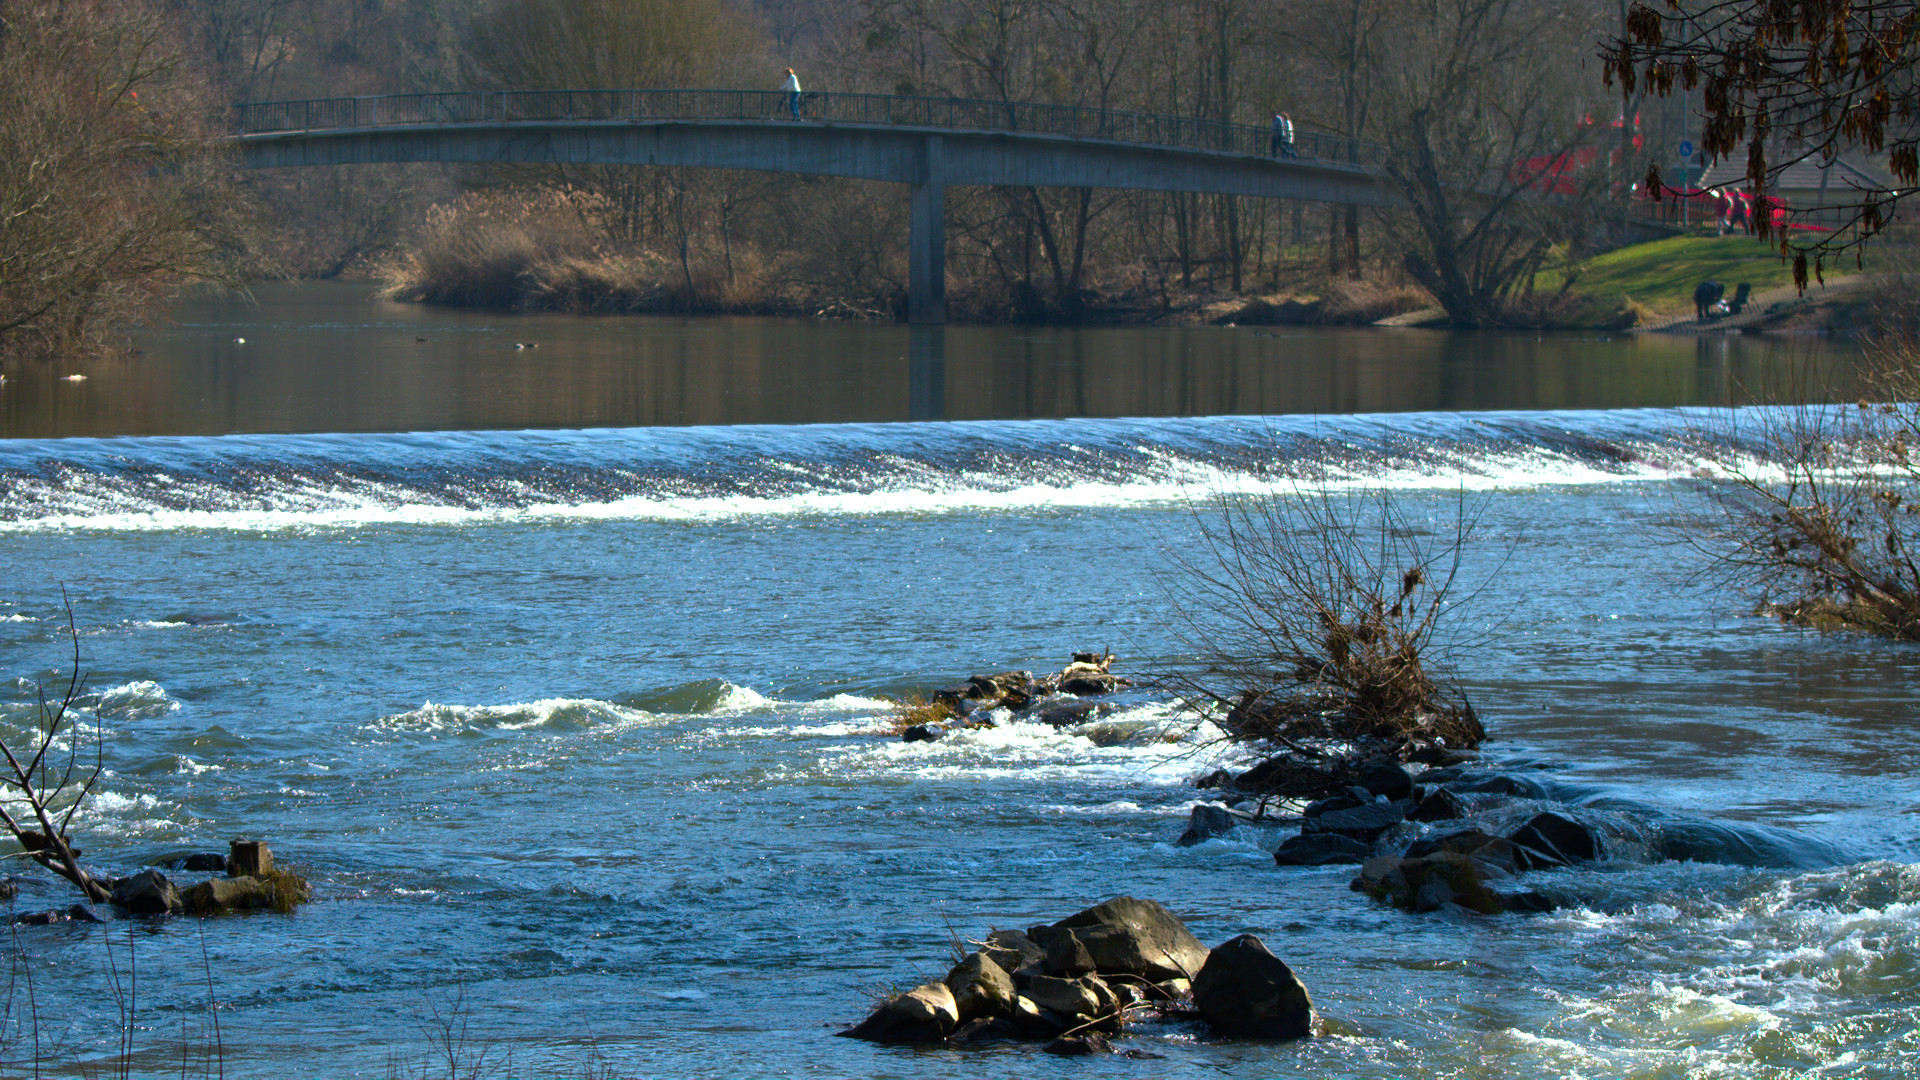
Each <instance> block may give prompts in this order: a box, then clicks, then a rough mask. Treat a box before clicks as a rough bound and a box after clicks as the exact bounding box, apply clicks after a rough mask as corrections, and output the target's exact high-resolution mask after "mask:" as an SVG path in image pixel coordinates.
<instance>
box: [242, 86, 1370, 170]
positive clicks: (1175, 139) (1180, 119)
mask: <svg viewBox="0 0 1920 1080" xmlns="http://www.w3.org/2000/svg"><path fill="white" fill-rule="evenodd" d="M801 98H802V100H801V118H802V120H803V121H815V120H817V121H827V122H834V123H850V124H873V125H882V126H907V127H941V128H955V129H961V130H969V131H1022V132H1032V133H1035V134H1043V135H1063V136H1068V137H1072V138H1086V139H1111V140H1114V141H1117V142H1127V143H1138V144H1142V145H1151V146H1172V147H1180V148H1184V149H1196V150H1217V151H1221V152H1225V153H1237V154H1262V155H1264V154H1268V153H1270V152H1271V149H1272V148H1271V138H1272V132H1271V129H1270V128H1268V127H1267V126H1266V125H1263V124H1230V123H1222V122H1220V121H1217V120H1201V119H1197V118H1194V117H1189V116H1172V115H1166V114H1160V113H1142V112H1127V111H1122V110H1117V109H1094V108H1087V107H1084V106H1079V105H1048V104H1043V103H1039V102H1021V101H981V100H976V99H970V98H938V97H909V96H903V95H895V94H831V93H807V94H803V95H802V96H801ZM234 119H235V126H236V128H237V130H238V132H239V133H240V134H243V135H253V134H267V133H277V132H296V131H324V130H334V129H340V128H372V127H389V126H414V125H433V124H500V123H527V122H547V123H551V122H555V121H569V120H607V121H618V120H630V121H647V120H670V121H671V120H786V119H791V113H790V111H789V96H788V95H787V93H786V92H784V91H780V90H491V91H460V92H452V93H438V94H386V95H381V96H378V97H352V98H320V99H314V100H309V101H266V102H254V103H250V104H244V105H237V106H235V107H234ZM1293 150H1294V153H1295V154H1296V155H1297V156H1299V157H1301V158H1303V159H1307V160H1313V161H1328V162H1343V163H1347V164H1353V165H1360V166H1364V167H1367V168H1377V167H1378V166H1379V165H1380V163H1381V160H1382V155H1381V151H1380V148H1379V147H1377V146H1375V145H1373V144H1371V143H1364V142H1361V141H1359V140H1356V139H1348V138H1343V137H1340V136H1335V135H1327V134H1322V133H1320V132H1313V131H1301V132H1297V133H1296V135H1295V137H1294V144H1293Z"/></svg>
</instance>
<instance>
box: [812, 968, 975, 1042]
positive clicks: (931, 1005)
mask: <svg viewBox="0 0 1920 1080" xmlns="http://www.w3.org/2000/svg"><path fill="white" fill-rule="evenodd" d="M959 1026H960V1006H959V1004H958V1003H956V1002H955V1001H954V1000H953V991H951V990H948V989H947V984H945V983H937V982H936V983H927V984H926V985H925V986H918V987H915V988H914V989H912V990H909V991H907V992H906V993H904V994H900V995H897V996H895V997H891V998H888V999H887V1000H886V1001H883V1002H881V1003H880V1004H879V1005H877V1006H875V1007H874V1010H873V1012H871V1013H869V1014H868V1015H867V1018H866V1019H865V1020H862V1021H860V1022H859V1023H858V1024H855V1025H854V1026H852V1027H850V1028H848V1029H847V1030H845V1031H842V1032H840V1033H839V1034H841V1035H844V1036H846V1037H847V1038H849V1039H865V1040H867V1041H868V1042H884V1043H930V1042H940V1041H942V1040H944V1039H945V1038H946V1037H947V1036H948V1035H951V1034H953V1030H954V1029H955V1028H957V1027H959Z"/></svg>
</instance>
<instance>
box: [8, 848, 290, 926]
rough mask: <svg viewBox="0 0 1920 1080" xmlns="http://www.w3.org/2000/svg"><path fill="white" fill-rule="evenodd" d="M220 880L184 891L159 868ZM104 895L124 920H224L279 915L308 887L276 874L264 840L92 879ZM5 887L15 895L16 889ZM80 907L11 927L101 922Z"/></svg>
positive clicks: (22, 919) (23, 918)
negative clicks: (268, 911)
mask: <svg viewBox="0 0 1920 1080" xmlns="http://www.w3.org/2000/svg"><path fill="white" fill-rule="evenodd" d="M162 868H164V869H170V870H175V871H187V872H190V873H191V872H201V873H213V874H219V875H225V876H220V877H210V878H207V879H204V880H202V881H197V882H195V883H193V884H192V885H188V886H185V887H181V886H177V885H175V884H174V882H173V881H172V880H171V879H170V878H168V877H167V875H166V874H164V873H162V872H161V869H162ZM98 880H99V881H100V883H101V884H102V885H104V886H105V887H106V889H107V892H108V894H109V895H108V902H109V903H111V904H112V905H113V906H114V907H116V908H118V909H120V910H121V911H124V912H126V913H127V914H128V915H199V916H207V915H224V914H232V913H236V912H245V911H261V910H266V909H279V910H285V909H287V908H290V907H293V906H294V905H297V904H300V903H304V902H305V901H306V900H307V899H308V898H309V897H310V896H311V892H312V890H311V888H310V887H309V886H308V885H307V882H306V881H305V879H303V878H301V877H300V876H299V875H298V874H293V873H290V872H288V871H285V870H276V869H275V868H274V865H273V851H272V849H270V848H269V847H268V846H267V844H266V843H265V842H264V841H259V840H235V841H233V843H232V845H231V847H230V848H229V851H228V853H227V854H225V855H222V854H220V853H218V852H197V853H193V854H187V855H179V856H174V857H172V858H169V859H166V860H163V861H162V864H161V867H150V868H148V869H146V870H142V871H140V872H138V873H135V874H130V875H128V876H126V877H105V878H100V879H98ZM5 888H9V889H12V890H14V891H13V892H9V893H6V895H8V896H11V895H14V894H16V893H17V891H18V888H17V886H14V885H12V884H11V883H8V884H7V885H6V886H5ZM101 921H102V920H101V918H100V917H99V915H98V914H96V913H95V912H94V910H93V909H92V908H91V907H89V906H87V905H86V904H73V905H71V906H69V907H67V908H65V909H57V910H50V911H39V912H32V913H28V914H22V915H16V916H14V917H13V922H14V923H15V924H17V925H47V924H50V923H59V922H101Z"/></svg>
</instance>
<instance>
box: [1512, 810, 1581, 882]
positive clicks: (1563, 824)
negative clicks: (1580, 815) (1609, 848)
mask: <svg viewBox="0 0 1920 1080" xmlns="http://www.w3.org/2000/svg"><path fill="white" fill-rule="evenodd" d="M1507 838H1508V839H1509V840H1512V841H1513V842H1514V843H1515V844H1518V845H1520V846H1521V847H1522V848H1525V849H1528V850H1529V851H1530V852H1537V853H1540V854H1541V855H1542V856H1544V859H1542V860H1539V861H1535V862H1532V863H1531V864H1530V865H1529V866H1528V867H1527V868H1528V869H1536V868H1537V867H1539V866H1570V865H1572V864H1574V863H1580V862H1592V861H1593V860H1595V859H1597V858H1599V857H1600V849H1601V845H1600V837H1599V835H1598V834H1597V833H1596V832H1595V831H1594V830H1593V829H1592V828H1591V827H1590V826H1588V825H1586V824H1584V823H1583V822H1579V821H1575V820H1574V819H1572V818H1570V817H1567V816H1566V815H1564V814H1556V813H1554V812H1553V811H1551V810H1548V811H1546V812H1545V813H1541V814H1536V815H1534V817H1533V819H1532V820H1531V821H1528V822H1527V823H1526V824H1525V825H1522V826H1521V827H1520V828H1519V829H1517V830H1515V831H1514V832H1513V833H1511V834H1510V835H1509V836H1508V837H1507Z"/></svg>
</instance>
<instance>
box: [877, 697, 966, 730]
mask: <svg viewBox="0 0 1920 1080" xmlns="http://www.w3.org/2000/svg"><path fill="white" fill-rule="evenodd" d="M958 719H960V714H959V713H956V712H954V711H953V706H951V705H949V704H947V703H946V702H944V701H941V700H939V699H937V698H928V697H927V696H926V695H924V694H908V695H907V696H906V697H903V698H901V699H900V700H898V701H895V702H893V712H892V713H891V714H890V715H889V716H888V718H887V727H888V729H889V730H890V731H892V732H893V733H894V734H896V735H898V734H900V733H901V732H904V731H906V730H907V729H908V728H910V727H917V726H919V725H921V724H950V723H952V722H954V721H955V720H958Z"/></svg>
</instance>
